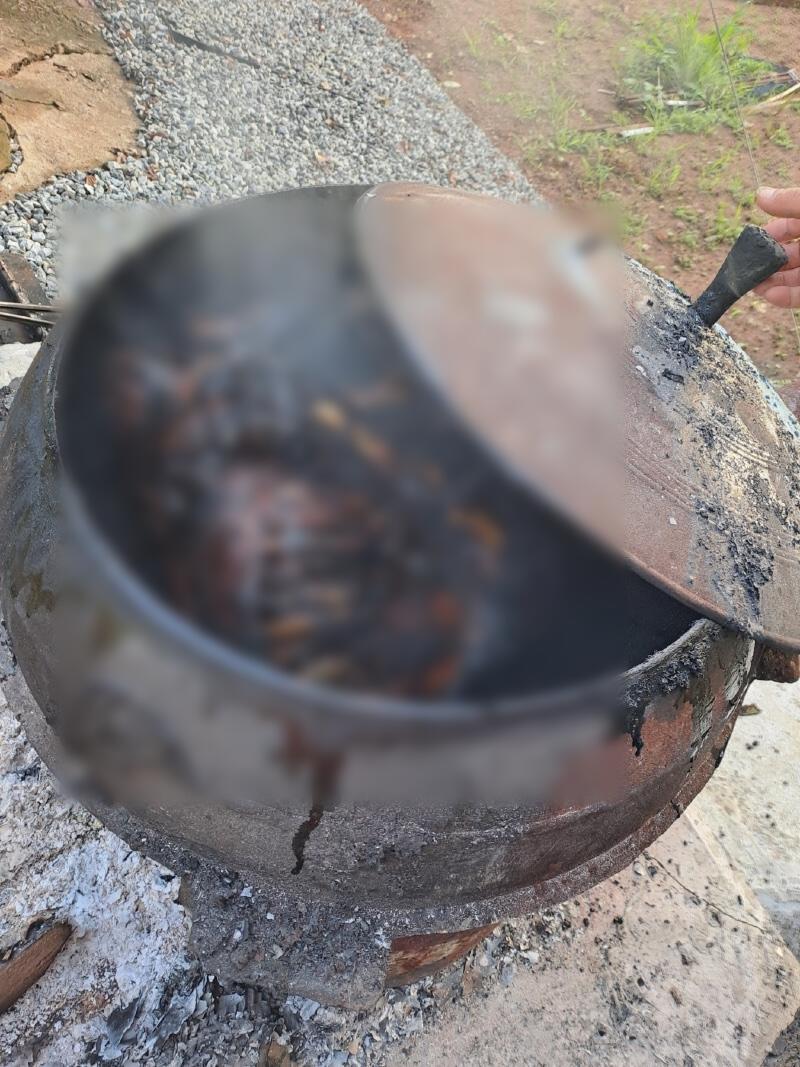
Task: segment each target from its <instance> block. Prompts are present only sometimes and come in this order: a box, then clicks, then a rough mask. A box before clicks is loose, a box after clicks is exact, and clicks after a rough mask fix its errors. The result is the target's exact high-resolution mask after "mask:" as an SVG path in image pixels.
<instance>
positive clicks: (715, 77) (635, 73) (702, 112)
mask: <svg viewBox="0 0 800 1067" xmlns="http://www.w3.org/2000/svg"><path fill="white" fill-rule="evenodd" d="M720 33H721V37H722V40H723V42H724V47H725V51H726V53H727V56H728V60H729V63H730V69H731V74H732V76H733V79H734V81H735V82H736V83H737V84H739V85H741V86H742V87H745V86H746V84H747V83H748V82H749V81H750V80H751V79H752V78H753V77H755V76H756V75H757V74H759V73H760V72H762V71H763V70H765V69H766V65H765V64H764V63H763V62H761V61H759V60H754V59H751V58H749V56H748V54H747V53H748V50H749V48H750V44H751V37H750V34H749V32H748V31H747V30H746V29H745V28H744V27H743V25H742V23H741V21H740V18H739V16H738V14H737V15H734V16H732V17H731V18H729V19H727V20H726V21H725V22H723V23H722V24H721V26H720ZM620 73H621V79H620V95H621V96H622V97H623V98H624V99H627V100H633V101H636V103H637V106H638V107H640V108H641V110H642V111H644V113H645V114H646V115H647V116H648V118H649V119H650V121H651V122H652V123H653V125H654V126H656V127H657V129H658V130H659V132H674V131H680V132H687V133H694V132H705V131H706V130H708V129H710V128H711V127H712V126H714V125H716V124H719V123H720V122H728V123H730V124H731V125H734V124H735V115H734V114H733V112H734V111H735V100H734V97H733V92H732V89H731V84H730V79H729V77H728V72H727V70H726V67H725V61H724V56H723V52H722V49H721V47H720V41H719V38H718V37H717V34H716V31H715V30H714V29H713V28H712V29H709V30H704V29H703V28H702V27H701V25H700V15H699V11H688V12H683V13H678V14H670V15H659V16H651V17H650V18H648V19H646V20H645V21H644V23H643V32H642V34H641V35H640V36H638V37H635V38H634V39H633V40H632V41H631V42H630V43H629V44H628V46H627V47H626V49H625V51H624V53H623V60H622V66H621V72H620ZM674 100H679V101H684V102H688V103H689V104H691V105H692V106H691V107H675V106H672V105H671V104H670V101H674Z"/></svg>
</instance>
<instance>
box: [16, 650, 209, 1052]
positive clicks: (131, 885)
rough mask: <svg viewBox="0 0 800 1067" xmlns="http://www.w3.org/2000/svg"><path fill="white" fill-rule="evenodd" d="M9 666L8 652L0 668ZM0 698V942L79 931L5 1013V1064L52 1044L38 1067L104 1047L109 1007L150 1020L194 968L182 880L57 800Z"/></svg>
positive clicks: (56, 793) (76, 808) (82, 812)
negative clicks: (43, 930) (37, 927)
mask: <svg viewBox="0 0 800 1067" xmlns="http://www.w3.org/2000/svg"><path fill="white" fill-rule="evenodd" d="M12 666H13V664H11V663H10V657H9V655H8V652H7V650H6V651H5V653H4V655H3V657H2V658H0V671H2V672H4V673H5V671H7V670H8V669H9V667H12ZM0 704H2V707H0V870H1V871H2V879H1V880H0V946H2V947H3V948H8V947H10V946H12V945H14V944H16V943H17V942H18V941H20V940H22V939H23V938H24V937H25V934H26V933H27V931H28V929H29V928H30V927H31V926H32V925H33V924H34V923H36V922H38V921H47V920H56V921H59V920H66V921H67V922H69V923H70V925H71V926H72V928H73V933H72V936H71V938H70V940H69V941H68V942H67V944H66V946H65V948H64V949H63V950H62V951H61V953H60V954H59V955H58V956H57V958H56V960H55V962H54V963H53V965H52V966H51V967H50V969H49V970H48V971H47V972H46V973H45V975H44V977H43V978H41V979H40V981H39V982H38V983H37V985H36V989H35V994H34V995H29V996H27V997H24V998H23V999H22V1000H21V1001H19V1002H18V1003H17V1005H16V1006H15V1007H13V1008H12V1009H11V1010H10V1011H8V1012H6V1013H5V1014H3V1015H0V1048H2V1049H3V1050H4V1051H5V1054H6V1056H7V1057H8V1059H4V1061H3V1062H4V1063H25V1062H27V1059H28V1056H29V1054H30V1052H31V1050H33V1049H40V1048H42V1049H44V1048H46V1051H42V1052H40V1053H39V1056H40V1058H39V1059H38V1062H40V1063H53V1064H56V1063H58V1064H78V1063H84V1062H85V1061H86V1054H87V1049H88V1048H89V1046H90V1045H91V1044H94V1043H95V1042H96V1041H97V1040H98V1039H99V1046H98V1049H102V1047H104V1044H105V1043H106V1042H105V1040H104V1039H105V1038H106V1019H107V1017H108V1016H110V1015H111V1014H112V1013H113V1012H115V1011H116V1012H120V1011H122V1010H124V1009H127V1008H128V1007H129V1006H130V1005H131V1004H135V1005H136V1006H137V1019H139V1018H141V1019H142V1020H144V1022H145V1025H146V1027H148V1028H149V1027H150V1026H151V1025H152V1024H153V1023H154V1022H155V1021H156V1015H157V1009H158V1007H159V1002H160V1000H161V998H162V997H163V996H164V994H165V992H166V991H168V990H171V987H172V986H173V985H174V984H175V981H176V979H179V978H182V977H183V976H184V975H185V974H186V973H187V972H188V970H189V962H188V960H187V959H186V956H185V946H186V940H187V936H188V928H189V921H188V917H187V915H186V913H185V912H184V910H183V908H182V907H180V905H178V904H177V903H176V897H177V892H178V887H179V883H178V879H176V878H175V877H174V876H173V875H172V874H171V873H170V872H169V871H166V870H164V869H163V868H161V867H159V866H158V865H157V864H155V863H152V862H151V861H150V860H147V859H145V858H144V857H143V856H141V855H139V853H137V852H132V851H131V849H130V848H129V847H128V846H127V845H125V844H124V843H123V842H122V841H120V840H119V838H117V837H115V836H114V835H113V834H110V833H109V832H108V831H106V830H104V829H103V828H102V827H101V825H100V823H98V821H97V820H96V819H95V818H94V817H93V816H91V815H90V814H89V813H88V812H86V811H85V810H83V809H82V808H81V807H79V806H78V805H75V804H71V803H69V801H68V800H66V799H65V798H64V797H63V796H62V795H60V793H59V791H58V787H57V785H56V783H55V782H54V780H53V778H52V776H51V775H50V773H49V772H48V770H47V768H46V767H44V766H43V765H42V763H41V761H40V760H39V759H38V757H37V756H36V754H35V753H34V751H33V750H32V748H31V747H30V745H29V744H28V742H27V741H26V739H25V737H24V735H23V732H22V729H21V727H20V725H19V723H18V722H17V720H16V719H15V718H14V716H13V715H12V714H11V712H10V710H9V708H8V707H7V706H6V704H5V700H4V699H3V698H2V693H0ZM171 995H172V994H171V992H170V993H169V998H170V999H171ZM135 1024H136V1019H131V1027H130V1029H131V1032H132V1033H133V1032H134V1031H135V1030H136V1025H135ZM142 1038H143V1039H144V1040H146V1038H147V1034H146V1033H144V1034H142Z"/></svg>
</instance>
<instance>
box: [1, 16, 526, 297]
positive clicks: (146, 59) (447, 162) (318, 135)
mask: <svg viewBox="0 0 800 1067" xmlns="http://www.w3.org/2000/svg"><path fill="white" fill-rule="evenodd" d="M98 6H99V7H100V9H101V11H102V13H103V15H104V17H105V19H106V22H107V31H106V35H107V38H108V41H109V43H110V44H111V46H112V47H113V49H114V51H115V53H116V55H117V57H118V59H119V61H120V63H121V65H122V67H123V70H124V71H125V73H126V74H127V76H128V77H129V78H130V79H131V80H132V81H133V83H134V84H135V86H136V88H137V91H136V97H135V103H136V108H137V111H138V114H139V116H140V119H141V122H142V129H141V132H140V135H139V149H140V153H141V154H140V155H139V156H138V157H136V158H125V159H121V160H115V161H112V162H109V163H108V164H106V166H104V167H102V168H101V169H99V170H96V171H94V172H93V173H92V174H91V175H88V176H87V175H86V174H83V173H80V172H75V173H72V174H69V175H66V176H62V177H57V178H54V179H53V180H52V181H50V182H48V183H47V184H46V185H44V186H42V187H41V188H39V189H38V190H36V191H35V192H33V193H31V194H28V195H24V196H19V197H17V199H16V200H14V201H13V202H11V203H9V204H6V205H4V206H2V207H0V251H3V250H4V249H7V250H9V251H15V252H23V253H24V254H25V255H26V256H27V258H28V259H29V260H30V262H31V263H32V264H33V265H34V267H35V268H36V269H37V271H38V272H39V273H40V275H41V277H42V278H43V279H44V280H45V281H46V284H47V287H48V290H49V291H50V292H51V293H54V292H55V291H56V288H57V282H56V277H55V265H54V250H55V247H56V245H57V232H58V230H57V225H56V219H57V217H58V215H59V213H60V209H61V208H62V206H63V205H64V204H71V203H74V202H81V201H87V200H89V201H95V202H99V201H105V202H130V201H147V202H150V203H153V202H155V203H175V202H179V201H185V200H197V199H200V200H217V199H221V198H226V197H233V196H244V195H249V194H253V193H258V192H266V191H270V190H276V189H283V188H287V187H292V186H302V185H318V184H330V183H346V182H374V181H385V180H396V179H409V180H419V181H428V182H433V183H436V184H440V185H447V184H454V185H458V186H461V187H464V188H469V189H476V190H482V191H485V192H489V193H496V194H499V195H502V196H504V197H507V198H514V199H531V198H533V197H534V193H533V191H532V189H531V188H530V186H529V185H528V184H527V182H526V181H525V179H524V178H523V177H522V176H521V174H520V173H519V171H517V170H516V168H515V167H514V166H513V164H511V163H510V162H509V160H508V159H506V158H505V157H504V156H502V155H501V154H500V153H499V152H498V151H497V150H496V149H495V148H494V147H493V146H492V145H491V143H490V142H489V141H488V139H487V138H486V136H485V135H484V134H483V133H482V132H481V131H480V130H479V129H478V128H477V127H476V126H475V125H474V124H473V123H472V122H471V121H470V120H469V119H467V118H466V117H465V116H464V115H463V114H462V113H461V112H460V111H459V110H458V108H457V107H456V106H455V105H454V104H453V103H452V102H451V101H450V99H449V98H448V97H447V95H446V93H445V92H444V91H443V90H442V89H441V88H440V87H439V86H438V84H437V83H436V81H435V80H434V78H433V77H432V76H431V74H430V73H429V72H428V71H427V70H426V69H425V68H424V67H422V66H421V65H420V64H419V63H418V62H417V60H416V59H414V58H413V57H412V56H411V55H409V54H408V52H406V51H405V49H404V48H402V47H401V46H400V45H399V44H398V43H397V42H395V41H394V40H392V39H391V38H390V37H389V36H388V35H387V34H386V32H385V30H384V29H383V27H382V26H381V25H380V23H378V22H377V21H376V20H375V19H373V18H372V17H371V16H370V15H369V14H368V13H367V12H366V11H365V10H364V9H363V8H362V7H361V6H360V5H359V4H358V3H356V2H353V0H328V2H322V3H314V2H313V0H273V2H270V3H265V2H264V0H226V2H225V3H218V2H217V3H213V2H211V0H177V2H174V3H171V4H169V5H158V6H157V5H153V4H152V3H151V2H150V0H124V2H120V0H99V4H98Z"/></svg>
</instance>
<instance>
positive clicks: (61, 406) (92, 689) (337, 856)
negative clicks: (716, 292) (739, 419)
mask: <svg viewBox="0 0 800 1067" xmlns="http://www.w3.org/2000/svg"><path fill="white" fill-rule="evenodd" d="M364 193H365V190H363V189H360V188H358V189H335V190H318V191H305V193H295V194H279V195H277V196H272V197H266V198H262V199H260V200H256V201H252V202H245V203H244V204H232V205H226V206H225V207H222V208H218V209H215V211H212V212H210V213H209V214H207V215H203V216H201V217H199V218H197V219H195V220H193V221H192V222H191V223H190V224H188V225H183V226H181V227H178V228H177V229H175V230H173V231H170V232H168V233H167V234H165V235H164V236H162V237H161V238H159V244H158V245H157V246H155V247H149V248H146V249H144V250H143V251H142V252H141V253H139V254H138V255H137V256H135V257H133V258H132V259H131V260H129V261H127V262H126V263H125V264H123V265H122V266H121V267H120V268H119V269H118V270H117V272H116V273H115V274H114V275H113V277H112V278H110V279H109V280H108V281H107V282H106V283H105V284H104V286H103V287H102V289H101V290H100V291H99V292H98V293H97V294H95V296H94V297H92V298H91V299H90V300H89V301H88V302H87V303H86V305H85V306H84V307H83V308H82V309H80V310H79V312H78V313H77V314H76V315H75V316H74V317H73V318H72V319H71V320H68V321H65V322H64V323H63V324H62V325H60V326H59V327H58V328H57V329H55V330H53V331H52V333H51V335H50V337H49V338H48V340H47V341H46V342H45V343H44V344H43V346H42V349H41V351H40V353H39V355H38V356H37V359H36V360H35V362H34V365H33V366H32V368H31V371H30V372H29V374H28V375H27V377H26V379H25V381H24V382H23V385H22V386H21V388H20V391H19V394H18V396H17V398H16V400H15V403H14V405H13V408H12V411H11V413H10V416H9V419H8V422H7V425H6V429H5V432H4V436H3V439H2V448H1V449H0V497H1V498H2V508H1V510H2V518H1V519H0V523H1V524H2V526H1V528H0V544H2V546H3V547H2V557H1V558H0V570H1V571H2V575H3V588H2V603H3V610H4V613H5V617H6V620H7V624H8V627H9V631H10V634H11V637H12V640H13V643H14V649H15V653H16V655H17V658H18V660H19V663H20V665H21V667H22V670H23V672H24V675H25V679H26V681H27V683H28V685H29V686H30V692H28V691H27V689H26V688H25V687H22V688H21V689H20V690H19V691H18V693H17V705H18V707H19V708H20V714H21V715H22V718H23V720H24V722H25V725H26V728H27V730H28V732H29V736H30V737H31V740H32V741H33V743H34V744H35V745H36V747H37V748H38V750H39V751H40V753H41V755H42V756H43V758H44V759H45V760H46V761H47V762H48V763H49V764H51V765H52V766H53V767H54V768H55V769H56V770H57V772H58V773H60V774H61V775H62V777H64V778H67V779H68V780H70V781H71V782H72V784H73V785H74V787H75V788H76V789H79V790H81V792H82V796H83V797H84V799H85V801H86V803H87V804H88V805H89V807H90V808H91V809H92V810H94V811H95V812H96V813H97V814H98V816H99V817H100V818H101V819H102V820H103V822H104V823H105V824H106V825H107V826H109V827H110V828H111V829H112V830H114V832H116V833H118V834H119V835H120V836H121V837H123V838H124V839H125V840H127V841H129V842H130V843H131V845H132V846H134V847H136V848H137V849H141V850H143V851H145V852H147V853H148V854H150V855H153V856H154V857H156V858H158V859H160V860H161V861H162V862H164V863H165V864H166V865H168V866H169V867H170V868H172V869H173V870H175V871H176V872H180V873H181V874H182V875H183V878H184V883H183V885H184V896H185V899H186V902H187V904H188V906H189V908H190V910H191V912H192V915H193V920H194V928H193V937H194V940H195V943H196V945H197V948H198V951H199V952H200V954H201V957H202V958H203V960H204V962H205V965H206V966H207V967H208V968H209V969H210V970H212V971H213V972H214V973H217V974H219V975H221V976H222V977H224V978H231V979H237V980H240V981H246V982H252V983H254V984H265V983H270V984H275V985H277V986H280V987H283V988H286V989H289V990H291V991H293V992H300V993H303V994H305V995H308V996H312V997H314V998H315V999H318V1000H322V1001H327V1002H334V1003H343V1004H349V1005H351V1006H356V1005H362V1004H366V1003H369V1002H370V1001H371V1000H373V999H374V998H375V997H377V996H378V995H379V993H380V991H381V989H382V988H383V986H384V984H386V983H390V984H391V983H400V982H404V981H408V980H411V979H412V978H414V977H416V976H418V975H420V974H422V973H425V972H426V971H428V970H431V969H435V968H437V967H440V966H443V965H444V964H446V963H447V962H448V961H449V960H451V959H453V958H455V957H456V956H457V955H459V954H461V953H463V952H465V951H466V950H467V949H468V948H469V947H471V946H472V945H473V944H475V943H476V941H477V940H479V939H480V937H481V936H482V935H483V934H484V933H485V931H486V929H487V928H488V927H489V926H491V924H493V923H495V922H496V921H498V920H500V919H502V918H504V917H508V916H512V915H519V914H523V913H525V912H528V911H531V910H533V909H534V908H537V907H540V906H542V905H546V904H548V903H552V902H556V901H560V900H563V899H565V898H566V897H568V896H571V895H573V894H575V893H577V892H580V891H581V890H583V889H585V888H587V887H589V886H591V885H592V884H594V883H596V882H598V881H600V880H601V879H603V878H605V877H607V876H609V875H610V874H612V873H613V872H614V871H616V870H618V869H620V868H621V867H622V866H624V865H625V864H627V863H628V862H630V860H631V859H632V858H633V857H634V856H635V855H636V854H637V853H638V852H639V851H641V849H642V848H644V847H646V846H647V844H649V843H650V842H651V841H652V840H653V839H654V838H655V837H657V836H658V835H659V834H660V833H661V832H663V830H664V829H666V827H667V826H668V825H669V824H670V823H671V822H672V821H673V820H674V819H676V818H677V817H678V816H679V815H680V813H681V812H682V810H683V808H684V807H685V806H686V804H687V803H689V802H690V801H691V799H692V798H693V797H694V796H695V795H696V793H697V792H698V791H699V789H701V788H702V786H703V785H704V784H705V782H706V781H707V780H708V778H709V777H710V775H711V774H712V773H713V770H714V768H715V766H716V765H717V764H718V763H719V761H720V759H721V758H722V754H723V752H724V749H725V745H726V743H727V740H728V738H729V736H730V732H731V730H732V728H733V724H734V721H735V718H736V714H737V712H738V709H739V707H740V705H741V702H742V699H743V696H744V694H745V692H746V690H747V686H748V685H749V683H750V681H751V680H752V679H753V678H754V677H756V676H760V677H763V676H765V674H764V670H763V669H762V670H761V673H759V670H760V665H762V664H765V663H767V660H766V659H765V658H764V657H763V654H762V653H763V650H762V646H761V645H760V644H758V643H757V642H756V641H755V640H754V638H753V636H752V635H750V636H748V635H747V634H744V633H738V632H734V631H733V630H730V629H726V628H724V627H722V626H720V625H718V624H717V623H714V622H711V621H709V620H708V619H705V618H702V617H701V616H699V615H698V614H697V613H696V611H695V610H694V609H693V608H692V607H688V606H685V605H684V604H683V603H681V602H680V601H679V600H678V599H675V598H674V597H673V596H670V595H668V594H667V593H666V592H662V591H660V590H659V589H657V588H656V587H655V586H654V585H652V584H650V582H648V581H646V580H644V579H643V578H641V577H639V576H638V575H637V574H635V573H634V571H633V570H632V569H631V568H630V567H629V566H628V565H626V564H625V563H620V562H619V561H617V560H615V559H613V558H612V557H610V556H609V555H608V554H607V553H606V552H605V551H603V550H601V549H600V548H598V547H597V546H596V545H595V544H594V543H593V542H591V541H589V540H588V539H586V538H585V537H584V536H583V535H582V534H580V533H579V532H577V531H576V530H575V529H573V528H572V526H568V525H566V524H565V523H564V521H563V520H562V519H561V518H560V517H559V516H558V515H557V514H556V513H554V511H553V509H552V508H550V507H548V506H546V505H545V504H544V503H542V502H541V500H539V499H537V498H536V497H535V495H533V494H532V493H531V492H529V490H528V488H527V487H526V486H525V485H523V484H521V483H520V480H519V479H518V478H516V477H514V476H513V474H512V473H511V472H510V471H509V468H508V466H507V465H506V464H505V463H501V462H499V461H498V458H497V454H496V453H495V452H493V451H492V450H489V449H487V448H486V447H484V445H483V444H482V443H481V441H480V440H479V439H478V438H476V436H475V434H474V432H473V430H474V427H473V426H471V425H470V424H469V419H465V418H464V411H463V410H460V409H458V407H457V406H456V407H455V408H453V409H448V407H447V405H443V404H442V398H441V395H440V392H439V390H438V388H437V387H434V386H432V384H431V381H430V379H429V377H428V376H427V374H426V373H422V372H421V371H420V357H419V353H418V352H415V353H414V354H413V356H409V353H408V339H407V338H406V337H404V336H403V335H402V331H398V330H397V329H396V326H395V319H394V318H393V315H394V313H395V312H396V309H393V311H392V315H388V314H386V313H385V308H384V306H383V304H382V299H381V296H380V292H381V287H380V285H377V286H376V285H373V282H372V280H371V279H370V277H369V274H368V273H365V272H364V270H363V269H362V268H361V266H360V261H359V258H358V255H357V246H356V245H355V243H354V241H353V238H352V234H351V227H350V223H349V220H350V218H351V217H352V214H353V210H354V207H355V206H356V205H357V204H358V203H359V202H361V199H362V198H363V196H364ZM518 210H524V209H518ZM649 284H651V285H652V286H654V287H655V288H656V289H658V287H659V286H661V285H664V286H666V283H661V282H659V281H658V280H657V279H652V280H651V281H650V282H649ZM309 308H312V309H313V314H309ZM709 343H713V344H714V345H716V346H717V347H718V348H719V349H720V350H724V348H725V346H726V345H728V344H729V343H730V342H729V341H727V340H726V338H725V337H724V336H723V335H721V334H714V335H713V342H709ZM264 352H267V353H268V358H267V365H266V369H265V365H264V362H263V359H264V356H263V354H264ZM254 353H255V356H256V357H257V358H256V360H255V363H254V362H253V357H254ZM787 417H788V416H787ZM464 472H468V477H465V476H464ZM365 561H367V562H366V563H365ZM365 567H366V569H365ZM576 605H580V606H581V607H582V608H584V609H585V610H581V611H577V612H576V610H575V607H576ZM784 667H785V661H783V660H781V659H780V657H778V658H777V660H776V659H775V657H774V655H773V660H772V662H771V664H770V665H769V666H768V670H767V673H769V674H770V676H774V675H775V674H776V672H777V671H779V670H780V669H783V668H784ZM31 694H32V695H31ZM76 757H77V763H76Z"/></svg>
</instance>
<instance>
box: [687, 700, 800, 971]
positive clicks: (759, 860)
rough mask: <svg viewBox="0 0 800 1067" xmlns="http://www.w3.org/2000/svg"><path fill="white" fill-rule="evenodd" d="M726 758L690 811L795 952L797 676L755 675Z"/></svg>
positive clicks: (799, 928) (798, 914)
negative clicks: (769, 678)
mask: <svg viewBox="0 0 800 1067" xmlns="http://www.w3.org/2000/svg"><path fill="white" fill-rule="evenodd" d="M747 702H748V704H749V705H751V706H752V707H753V708H754V709H757V711H758V714H756V715H748V716H746V717H743V718H740V719H739V721H738V723H737V724H736V729H735V730H734V732H733V737H732V738H731V741H730V744H729V745H728V749H727V752H726V753H725V759H724V760H723V761H722V764H721V766H720V768H719V770H718V771H717V773H716V774H715V775H714V777H713V778H712V780H711V782H710V783H709V784H708V786H707V787H706V789H705V790H704V791H703V793H702V794H701V795H700V796H699V797H698V798H697V800H696V801H695V803H694V805H693V807H692V813H693V814H696V815H697V817H698V818H702V820H703V823H704V824H705V825H706V826H707V827H708V829H709V831H710V832H711V833H712V834H713V836H714V838H715V839H716V841H717V842H718V843H719V845H720V846H721V849H722V850H723V852H724V856H725V859H726V860H727V862H728V863H730V864H732V865H733V866H735V867H736V868H737V869H738V870H739V871H741V872H742V874H743V875H744V877H745V879H746V881H747V882H748V884H749V885H750V886H751V888H752V889H753V891H754V892H755V894H756V896H757V897H758V899H759V900H760V902H761V904H762V905H763V906H764V908H765V909H766V910H767V911H768V912H769V914H770V915H771V916H772V918H773V920H774V921H775V923H776V924H777V926H778V927H779V928H780V930H781V932H782V933H783V936H784V938H785V939H786V942H787V944H788V945H789V947H790V948H791V949H792V951H793V952H794V953H795V955H798V956H800V848H799V847H798V827H800V683H798V684H796V685H775V684H774V683H767V682H757V683H755V684H754V685H753V686H752V687H751V688H750V692H749V693H748V697H747Z"/></svg>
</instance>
